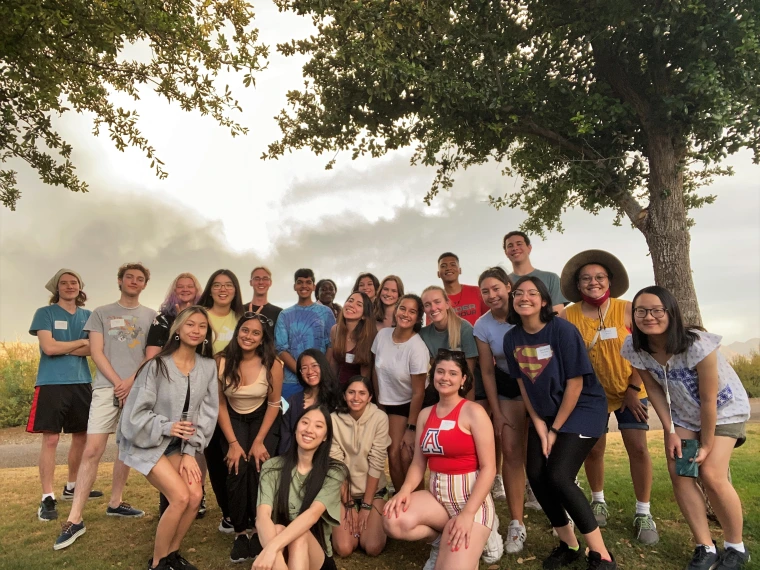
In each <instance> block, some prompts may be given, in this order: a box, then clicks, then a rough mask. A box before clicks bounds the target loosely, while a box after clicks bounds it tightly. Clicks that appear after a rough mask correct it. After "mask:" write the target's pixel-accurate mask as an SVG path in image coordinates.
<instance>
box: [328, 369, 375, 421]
mask: <svg viewBox="0 0 760 570" xmlns="http://www.w3.org/2000/svg"><path fill="white" fill-rule="evenodd" d="M356 382H361V383H362V384H364V387H365V388H366V389H367V392H369V402H367V404H368V405H369V404H370V403H372V398H373V396H374V393H373V392H374V388H373V387H372V380H370V379H369V378H367V377H366V376H362V375H361V374H357V375H355V376H351V378H349V379H348V382H346V385H345V386H343V392H342V393H343V398H342V399H341V402H340V405H339V406H338V409H337V410H336V411H337V412H338V413H339V414H347V413H348V412H349V409H348V403H347V402H346V392H347V391H348V387H349V386H351V384H354V383H356Z"/></svg>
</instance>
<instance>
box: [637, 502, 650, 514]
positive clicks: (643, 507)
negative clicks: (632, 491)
mask: <svg viewBox="0 0 760 570" xmlns="http://www.w3.org/2000/svg"><path fill="white" fill-rule="evenodd" d="M649 505H650V503H642V502H641V501H636V514H637V515H651V514H652V513H651V512H650V511H649Z"/></svg>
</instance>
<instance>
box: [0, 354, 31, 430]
mask: <svg viewBox="0 0 760 570" xmlns="http://www.w3.org/2000/svg"><path fill="white" fill-rule="evenodd" d="M39 361H40V355H39V349H38V348H37V345H34V344H23V343H20V342H3V343H0V427H13V426H20V425H24V424H25V423H26V421H27V419H28V417H29V409H30V408H31V405H32V398H33V397H34V383H35V380H36V379H37V365H38V363H39Z"/></svg>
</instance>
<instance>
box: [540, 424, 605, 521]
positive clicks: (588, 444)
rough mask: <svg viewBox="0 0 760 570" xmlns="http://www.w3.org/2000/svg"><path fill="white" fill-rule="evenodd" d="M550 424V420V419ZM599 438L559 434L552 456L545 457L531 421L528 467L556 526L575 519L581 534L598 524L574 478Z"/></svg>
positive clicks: (542, 501)
mask: <svg viewBox="0 0 760 570" xmlns="http://www.w3.org/2000/svg"><path fill="white" fill-rule="evenodd" d="M547 425H551V423H549V422H547ZM597 441H598V438H596V437H583V438H582V437H580V436H579V435H578V434H576V433H560V434H559V435H558V436H557V441H556V442H555V443H554V446H553V447H552V450H551V453H550V454H549V457H548V458H546V457H544V452H543V449H542V446H541V438H540V437H538V432H536V429H535V428H534V427H533V423H532V422H531V424H530V428H529V430H528V456H527V459H526V466H525V470H526V472H527V474H528V480H529V481H530V487H531V489H533V493H534V494H535V495H536V499H538V502H539V503H540V504H541V507H542V508H543V509H544V512H545V513H546V516H547V517H548V518H549V521H550V522H551V524H552V526H553V527H556V528H558V527H563V526H565V525H566V524H567V523H568V522H569V521H568V520H567V515H566V514H565V511H567V513H568V514H569V515H570V518H572V519H573V522H574V523H575V526H577V527H578V530H579V531H581V533H582V534H588V533H590V532H592V531H593V530H595V529H596V528H597V526H599V525H598V524H597V522H596V518H595V517H594V513H593V512H592V511H591V505H590V504H589V502H588V500H587V499H586V496H585V495H584V494H583V491H581V490H580V489H579V488H578V486H577V485H576V484H575V477H576V475H577V474H578V471H579V470H580V468H581V465H583V462H584V461H585V460H586V456H587V455H588V454H589V453H590V452H591V449H592V448H593V447H594V445H595V444H596V442H597Z"/></svg>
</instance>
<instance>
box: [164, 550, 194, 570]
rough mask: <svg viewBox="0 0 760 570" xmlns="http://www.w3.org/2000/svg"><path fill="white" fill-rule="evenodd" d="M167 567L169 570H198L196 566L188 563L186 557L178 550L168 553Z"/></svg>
mask: <svg viewBox="0 0 760 570" xmlns="http://www.w3.org/2000/svg"><path fill="white" fill-rule="evenodd" d="M166 561H167V564H168V567H169V568H171V570H198V568H197V566H193V565H192V564H190V563H189V562H188V561H187V559H186V558H185V557H184V556H182V555H181V554H180V553H179V550H175V551H174V552H171V553H169V556H167V557H166Z"/></svg>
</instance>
